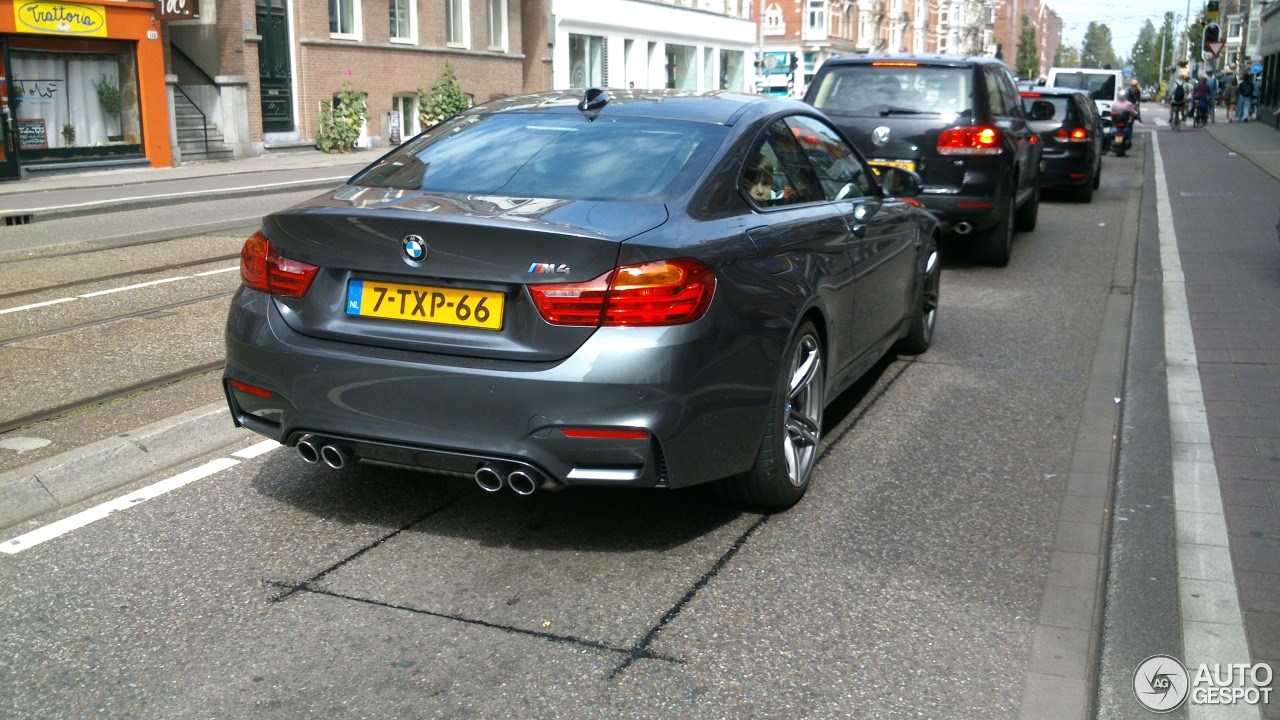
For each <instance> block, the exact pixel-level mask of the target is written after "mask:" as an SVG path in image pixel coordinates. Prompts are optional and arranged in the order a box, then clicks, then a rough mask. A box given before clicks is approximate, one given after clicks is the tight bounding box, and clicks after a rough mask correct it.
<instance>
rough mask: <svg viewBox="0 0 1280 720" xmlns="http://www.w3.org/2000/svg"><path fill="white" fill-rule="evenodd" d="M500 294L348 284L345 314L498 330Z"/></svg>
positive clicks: (395, 285)
mask: <svg viewBox="0 0 1280 720" xmlns="http://www.w3.org/2000/svg"><path fill="white" fill-rule="evenodd" d="M505 299H506V298H505V297H504V296H503V294H502V293H497V292H489V291H486V290H465V289H460V288H443V287H431V286H428V285H401V284H399V283H385V282H374V281H372V280H352V281H350V283H348V285H347V314H348V315H357V316H359V317H376V318H386V319H389V320H409V321H412V322H423V323H432V324H436V325H454V326H457V327H469V328H480V329H482V330H501V329H502V310H503V302H504V300H505Z"/></svg>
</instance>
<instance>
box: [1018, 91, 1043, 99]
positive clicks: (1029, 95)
mask: <svg viewBox="0 0 1280 720" xmlns="http://www.w3.org/2000/svg"><path fill="white" fill-rule="evenodd" d="M1022 97H1029V98H1037V97H1040V93H1033V92H1025V93H1022Z"/></svg>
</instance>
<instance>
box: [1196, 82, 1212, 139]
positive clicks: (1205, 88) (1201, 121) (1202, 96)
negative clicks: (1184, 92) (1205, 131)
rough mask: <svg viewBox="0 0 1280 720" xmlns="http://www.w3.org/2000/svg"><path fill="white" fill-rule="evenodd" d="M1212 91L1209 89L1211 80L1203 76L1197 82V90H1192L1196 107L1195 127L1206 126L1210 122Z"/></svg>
mask: <svg viewBox="0 0 1280 720" xmlns="http://www.w3.org/2000/svg"><path fill="white" fill-rule="evenodd" d="M1212 97H1213V94H1212V91H1211V90H1209V81H1208V80H1206V79H1205V78H1201V79H1200V82H1198V83H1196V88H1195V90H1192V91H1191V99H1192V101H1193V102H1194V103H1195V109H1194V111H1193V112H1194V113H1195V116H1194V125H1195V127H1204V126H1205V125H1207V124H1208V123H1209V103H1210V102H1212V100H1211V98H1212Z"/></svg>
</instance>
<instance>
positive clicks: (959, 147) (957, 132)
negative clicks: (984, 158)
mask: <svg viewBox="0 0 1280 720" xmlns="http://www.w3.org/2000/svg"><path fill="white" fill-rule="evenodd" d="M1002 152H1004V147H1003V146H1002V145H1001V144H1000V131H999V130H997V129H996V128H993V127H990V126H988V125H982V126H979V127H954V128H947V129H946V130H943V131H942V134H940V135H938V154H940V155H999V154H1000V153H1002Z"/></svg>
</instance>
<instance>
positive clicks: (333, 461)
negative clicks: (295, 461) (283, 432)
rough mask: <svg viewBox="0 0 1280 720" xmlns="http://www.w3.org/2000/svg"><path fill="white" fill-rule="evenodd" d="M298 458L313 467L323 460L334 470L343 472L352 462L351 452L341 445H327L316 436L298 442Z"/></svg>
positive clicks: (304, 437) (307, 436)
mask: <svg viewBox="0 0 1280 720" xmlns="http://www.w3.org/2000/svg"><path fill="white" fill-rule="evenodd" d="M298 456H299V457H301V458H302V461H303V462H305V463H308V464H311V465H314V464H316V463H318V462H320V461H322V460H323V461H324V464H325V465H328V466H329V467H331V468H333V469H334V470H341V469H342V468H343V467H345V466H346V464H347V463H349V462H351V460H352V456H351V452H350V451H349V450H347V449H346V448H344V447H342V446H341V445H334V444H332V443H327V442H325V441H324V439H323V438H318V437H316V436H315V435H305V436H303V438H302V439H301V440H299V441H298Z"/></svg>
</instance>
